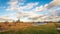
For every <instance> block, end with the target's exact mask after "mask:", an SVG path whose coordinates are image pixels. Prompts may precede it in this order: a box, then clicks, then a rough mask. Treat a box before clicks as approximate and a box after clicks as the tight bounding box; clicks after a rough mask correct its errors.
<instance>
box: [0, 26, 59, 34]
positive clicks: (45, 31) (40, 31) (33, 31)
mask: <svg viewBox="0 0 60 34" xmlns="http://www.w3.org/2000/svg"><path fill="white" fill-rule="evenodd" d="M59 32H60V31H57V30H56V28H55V26H51V25H42V26H32V27H30V28H27V29H25V30H23V29H20V30H17V31H16V30H10V31H6V32H0V34H60V33H59Z"/></svg>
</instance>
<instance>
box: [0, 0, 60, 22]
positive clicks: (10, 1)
mask: <svg viewBox="0 0 60 34" xmlns="http://www.w3.org/2000/svg"><path fill="white" fill-rule="evenodd" d="M52 1H53V0H0V16H1V17H0V18H2V17H6V16H8V17H9V18H12V19H17V17H20V19H21V20H23V21H24V20H26V21H27V20H29V19H28V18H31V17H36V16H37V15H38V16H40V15H42V16H43V15H44V14H46V15H47V14H48V15H49V13H50V12H49V11H50V9H48V10H46V9H44V8H46V6H48V5H49V4H50V3H51V2H52ZM59 10H60V9H59ZM21 15H22V16H21Z"/></svg>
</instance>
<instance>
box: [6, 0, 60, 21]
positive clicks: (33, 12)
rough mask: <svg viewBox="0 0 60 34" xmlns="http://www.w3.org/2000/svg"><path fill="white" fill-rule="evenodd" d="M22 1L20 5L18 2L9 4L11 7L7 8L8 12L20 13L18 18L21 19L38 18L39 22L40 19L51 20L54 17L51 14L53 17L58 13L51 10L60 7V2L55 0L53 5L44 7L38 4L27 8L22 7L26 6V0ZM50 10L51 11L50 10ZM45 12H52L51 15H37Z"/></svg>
mask: <svg viewBox="0 0 60 34" xmlns="http://www.w3.org/2000/svg"><path fill="white" fill-rule="evenodd" d="M21 1H22V2H20V3H19V2H18V0H11V1H10V2H9V3H8V4H9V5H10V6H9V7H8V8H7V10H8V11H14V10H17V12H18V13H17V15H16V17H17V18H19V17H21V18H25V17H28V18H32V19H33V18H36V19H37V21H38V20H39V18H40V19H41V21H44V20H49V19H50V18H49V17H52V16H50V15H51V14H53V15H55V14H56V11H55V10H53V9H51V8H52V7H54V6H56V5H60V0H53V1H52V2H51V3H49V4H45V5H44V6H43V5H41V6H37V5H38V2H36V3H28V4H27V5H25V6H21V5H23V4H24V0H21ZM34 6H35V8H34ZM48 8H50V9H48ZM43 10H46V11H47V10H50V15H45V14H43V15H41V14H37V12H42V11H43ZM55 16H56V15H55ZM52 19H53V18H52ZM23 20H24V19H23Z"/></svg>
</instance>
